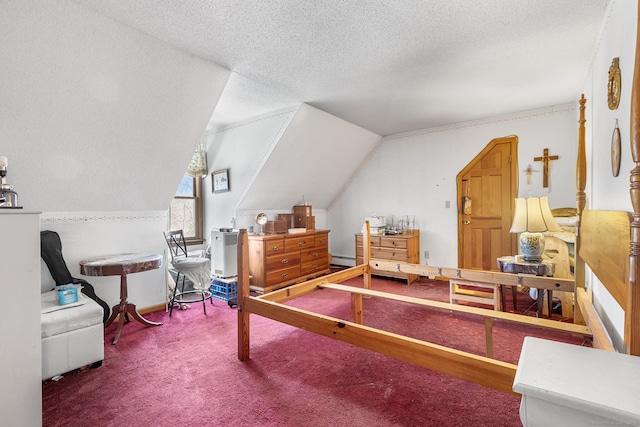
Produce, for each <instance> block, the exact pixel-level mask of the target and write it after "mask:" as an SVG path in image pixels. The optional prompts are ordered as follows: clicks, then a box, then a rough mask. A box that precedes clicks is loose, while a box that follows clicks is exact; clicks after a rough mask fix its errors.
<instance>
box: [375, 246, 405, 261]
mask: <svg viewBox="0 0 640 427" xmlns="http://www.w3.org/2000/svg"><path fill="white" fill-rule="evenodd" d="M371 258H378V259H388V260H392V261H407V260H408V259H409V256H408V254H407V251H406V249H395V248H371Z"/></svg>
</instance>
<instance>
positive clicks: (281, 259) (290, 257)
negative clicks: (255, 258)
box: [267, 252, 300, 271]
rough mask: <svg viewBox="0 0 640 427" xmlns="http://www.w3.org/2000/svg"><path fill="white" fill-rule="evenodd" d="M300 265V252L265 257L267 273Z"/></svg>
mask: <svg viewBox="0 0 640 427" xmlns="http://www.w3.org/2000/svg"><path fill="white" fill-rule="evenodd" d="M296 265H300V252H291V253H286V254H278V255H271V256H269V257H267V271H270V270H279V269H281V268H286V267H293V266H296Z"/></svg>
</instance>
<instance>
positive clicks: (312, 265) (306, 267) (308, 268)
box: [300, 256, 329, 276]
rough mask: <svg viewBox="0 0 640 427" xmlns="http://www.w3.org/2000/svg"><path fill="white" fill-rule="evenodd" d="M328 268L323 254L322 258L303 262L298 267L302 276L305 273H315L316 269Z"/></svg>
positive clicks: (327, 261)
mask: <svg viewBox="0 0 640 427" xmlns="http://www.w3.org/2000/svg"><path fill="white" fill-rule="evenodd" d="M327 268H329V260H328V259H327V257H326V256H325V257H324V259H318V260H315V261H312V262H307V263H303V264H302V266H301V267H300V274H302V275H303V276H304V275H306V274H312V273H317V272H318V271H322V270H326V269H327Z"/></svg>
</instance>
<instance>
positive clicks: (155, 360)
mask: <svg viewBox="0 0 640 427" xmlns="http://www.w3.org/2000/svg"><path fill="white" fill-rule="evenodd" d="M352 284H355V283H352ZM373 288H374V289H377V290H392V291H393V292H398V293H399V292H402V293H407V294H410V295H413V296H418V297H430V298H432V299H438V300H441V301H442V300H447V301H448V284H447V283H444V282H432V281H428V280H419V281H417V282H415V283H414V284H412V285H410V286H406V285H404V284H403V283H402V282H398V281H389V280H382V279H374V283H373ZM523 297H525V298H526V299H525V300H524V302H523V306H525V309H526V308H527V307H528V305H529V304H530V299H529V298H528V296H527V295H523ZM290 304H292V305H295V306H298V307H302V308H308V309H313V310H314V311H318V312H321V313H325V314H329V315H333V316H336V317H342V318H346V319H350V315H349V311H350V298H349V296H348V295H347V294H343V293H339V292H337V291H331V290H323V291H318V292H315V293H313V294H311V295H309V296H306V297H303V298H300V299H297V300H294V301H291V302H290ZM207 312H208V315H204V314H203V311H202V307H201V306H200V305H198V304H192V305H191V308H190V309H188V310H184V311H174V314H173V317H172V318H169V316H168V314H166V313H164V312H156V313H151V314H148V315H147V316H146V317H148V318H149V319H150V320H155V321H162V322H164V325H163V326H160V327H146V326H143V325H141V324H139V323H137V322H132V323H129V324H126V325H125V327H124V330H123V333H122V337H121V338H120V341H119V342H118V344H117V345H115V346H113V345H111V344H110V342H111V339H112V338H113V336H114V334H115V329H116V328H115V326H116V325H115V324H113V325H111V326H110V327H109V328H108V329H107V331H106V333H105V360H104V364H103V366H102V367H101V368H98V369H85V370H80V371H76V372H72V373H69V374H66V375H65V376H64V378H63V379H62V380H60V381H58V382H49V383H46V384H44V385H43V425H44V426H45V427H46V426H94V427H97V426H122V425H132V426H169V425H183V426H195V425H198V426H520V425H521V423H520V420H519V416H518V408H519V404H520V402H519V399H518V398H517V397H514V396H511V395H506V394H503V393H500V392H497V391H493V390H490V389H487V388H484V387H482V386H478V385H475V384H471V383H468V382H465V381H462V380H458V379H455V378H451V377H447V376H445V375H441V374H438V373H435V372H433V371H430V370H427V369H424V368H420V367H416V366H413V365H409V364H407V363H404V362H400V361H396V360H394V359H390V358H388V357H385V356H381V355H378V354H376V353H373V352H370V351H367V350H362V349H360V348H357V347H353V346H351V345H349V344H345V343H341V342H338V341H334V340H331V339H329V338H325V337H320V336H317V335H314V334H311V333H309V332H306V331H302V330H298V329H294V328H292V327H289V326H287V325H283V324H280V323H277V322H274V321H271V320H268V319H264V318H260V317H258V316H252V317H251V321H252V322H251V359H252V360H250V361H248V362H244V363H243V362H240V361H238V359H237V352H236V348H237V341H236V339H237V338H236V319H237V316H236V310H235V309H231V308H229V307H228V305H227V304H226V303H225V302H222V301H214V306H213V307H211V306H209V305H208V308H207ZM364 316H365V324H366V325H369V326H374V327H380V328H382V329H386V330H390V331H393V332H399V333H402V334H404V335H409V336H414V337H416V338H420V339H425V340H429V341H432V342H435V343H440V344H446V345H447V346H450V347H454V348H458V349H461V350H465V351H469V352H473V353H477V354H484V332H483V331H484V324H483V322H482V320H479V319H476V318H474V317H472V316H465V315H462V316H461V315H459V314H456V315H455V316H454V315H452V314H451V313H449V312H446V311H442V310H439V311H435V310H429V309H425V308H418V307H414V306H412V305H409V304H404V303H395V302H389V301H385V300H380V299H377V298H371V299H365V301H364ZM525 335H533V336H539V337H546V338H550V339H556V340H562V341H568V342H574V343H576V344H580V340H579V339H577V338H573V337H571V336H569V335H566V334H560V333H550V332H548V331H545V330H542V329H538V328H530V327H523V326H513V325H512V324H509V325H505V324H501V323H500V322H496V323H495V328H494V345H495V353H496V358H497V359H500V360H504V361H507V362H511V363H517V360H518V356H519V353H520V346H521V344H522V340H523V338H524V336H525Z"/></svg>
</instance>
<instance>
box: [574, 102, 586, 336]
mask: <svg viewBox="0 0 640 427" xmlns="http://www.w3.org/2000/svg"><path fill="white" fill-rule="evenodd" d="M586 102H587V100H586V99H585V97H584V94H582V97H581V98H580V101H579V103H580V119H579V120H578V123H579V127H578V157H577V159H576V210H577V222H576V243H575V245H574V247H575V248H576V253H575V266H574V269H575V270H574V276H575V280H576V287H577V288H578V287H579V288H584V287H585V286H584V283H585V280H584V275H585V267H584V260H583V259H582V258H581V257H580V255H579V254H578V249H579V248H580V222H581V219H582V211H584V206H585V204H586V201H587V196H586V193H585V192H584V189H585V187H586V185H587V154H586V147H585V145H586V142H585V126H584V124H585V122H586V119H585V118H584V110H585V104H586ZM574 291H575V290H574ZM576 298H577V297H576V292H574V299H576ZM573 321H574V323H577V324H581V325H583V324H584V316H583V315H582V311H580V306H579V304H578V301H577V300H576V301H575V303H574V313H573Z"/></svg>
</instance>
